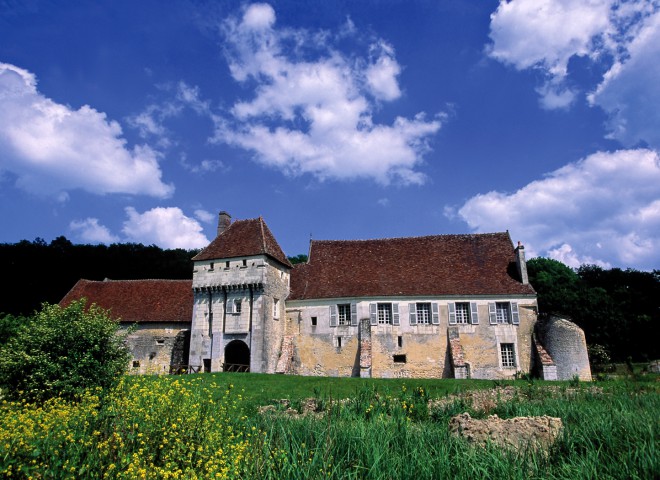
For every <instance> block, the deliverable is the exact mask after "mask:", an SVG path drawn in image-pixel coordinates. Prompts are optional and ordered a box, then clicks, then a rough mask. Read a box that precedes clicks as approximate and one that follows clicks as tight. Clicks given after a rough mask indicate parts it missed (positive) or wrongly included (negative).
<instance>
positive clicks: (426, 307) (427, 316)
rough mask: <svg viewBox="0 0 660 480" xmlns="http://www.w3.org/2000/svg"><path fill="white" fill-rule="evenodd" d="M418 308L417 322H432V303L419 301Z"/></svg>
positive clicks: (423, 323) (425, 323)
mask: <svg viewBox="0 0 660 480" xmlns="http://www.w3.org/2000/svg"><path fill="white" fill-rule="evenodd" d="M416 310H417V323H419V324H421V325H428V324H429V323H431V304H430V303H418V304H416Z"/></svg>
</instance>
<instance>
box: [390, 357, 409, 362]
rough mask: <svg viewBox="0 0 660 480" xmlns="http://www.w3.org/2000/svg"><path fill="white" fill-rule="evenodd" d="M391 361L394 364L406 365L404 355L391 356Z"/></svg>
mask: <svg viewBox="0 0 660 480" xmlns="http://www.w3.org/2000/svg"><path fill="white" fill-rule="evenodd" d="M392 360H393V361H394V363H406V356H405V355H393V356H392Z"/></svg>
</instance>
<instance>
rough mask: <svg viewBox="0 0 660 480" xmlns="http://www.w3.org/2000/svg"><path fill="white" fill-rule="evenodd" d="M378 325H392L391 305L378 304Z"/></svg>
mask: <svg viewBox="0 0 660 480" xmlns="http://www.w3.org/2000/svg"><path fill="white" fill-rule="evenodd" d="M378 324H379V325H392V304H391V303H379V304H378Z"/></svg>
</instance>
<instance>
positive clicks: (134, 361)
mask: <svg viewBox="0 0 660 480" xmlns="http://www.w3.org/2000/svg"><path fill="white" fill-rule="evenodd" d="M133 368H140V361H139V360H133Z"/></svg>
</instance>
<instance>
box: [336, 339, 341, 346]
mask: <svg viewBox="0 0 660 480" xmlns="http://www.w3.org/2000/svg"><path fill="white" fill-rule="evenodd" d="M337 348H341V337H337Z"/></svg>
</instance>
